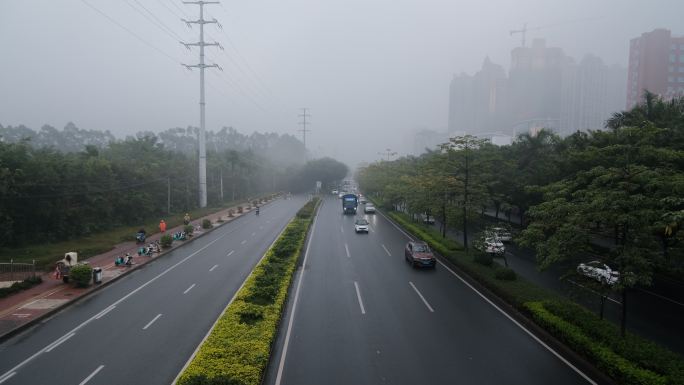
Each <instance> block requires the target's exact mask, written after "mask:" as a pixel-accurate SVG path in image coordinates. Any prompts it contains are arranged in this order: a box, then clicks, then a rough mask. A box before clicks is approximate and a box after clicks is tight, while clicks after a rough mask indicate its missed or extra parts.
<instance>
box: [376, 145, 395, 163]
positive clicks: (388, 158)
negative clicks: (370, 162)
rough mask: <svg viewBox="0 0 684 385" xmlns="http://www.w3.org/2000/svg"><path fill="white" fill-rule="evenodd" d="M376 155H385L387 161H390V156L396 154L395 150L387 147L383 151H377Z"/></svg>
mask: <svg viewBox="0 0 684 385" xmlns="http://www.w3.org/2000/svg"><path fill="white" fill-rule="evenodd" d="M378 155H382V156H386V157H387V161H388V162H389V161H390V156H394V155H397V152H396V151H392V149H389V148H388V149H385V152H378Z"/></svg>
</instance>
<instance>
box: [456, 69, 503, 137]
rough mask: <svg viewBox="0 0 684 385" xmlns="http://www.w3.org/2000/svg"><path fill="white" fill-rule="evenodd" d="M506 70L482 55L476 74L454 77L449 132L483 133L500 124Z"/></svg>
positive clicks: (493, 129) (494, 129) (496, 127)
mask: <svg viewBox="0 0 684 385" xmlns="http://www.w3.org/2000/svg"><path fill="white" fill-rule="evenodd" d="M505 82H506V71H505V70H504V69H503V67H502V66H500V65H498V64H494V63H492V61H491V60H489V58H488V57H487V58H485V60H484V62H483V63H482V68H481V69H480V71H478V72H477V73H476V74H475V75H473V76H469V75H466V74H461V75H458V76H454V78H453V79H452V80H451V85H450V87H449V133H452V134H454V133H466V134H474V135H478V134H483V133H487V132H492V131H496V130H499V129H500V127H501V124H502V123H503V113H504V107H505V103H504V98H505V92H506V89H505Z"/></svg>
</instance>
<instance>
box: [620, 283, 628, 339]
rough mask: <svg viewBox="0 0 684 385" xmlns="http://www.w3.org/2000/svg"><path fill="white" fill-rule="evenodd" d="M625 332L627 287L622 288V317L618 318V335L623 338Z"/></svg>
mask: <svg viewBox="0 0 684 385" xmlns="http://www.w3.org/2000/svg"><path fill="white" fill-rule="evenodd" d="M626 332H627V289H622V317H621V319H620V335H621V336H622V337H623V338H624V337H625V334H626Z"/></svg>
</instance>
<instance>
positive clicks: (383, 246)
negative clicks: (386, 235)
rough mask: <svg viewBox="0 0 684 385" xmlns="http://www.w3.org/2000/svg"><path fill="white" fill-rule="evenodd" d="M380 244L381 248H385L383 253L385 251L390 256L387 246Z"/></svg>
mask: <svg viewBox="0 0 684 385" xmlns="http://www.w3.org/2000/svg"><path fill="white" fill-rule="evenodd" d="M381 246H382V248H383V249H385V253H387V255H389V256H390V257H391V256H392V253H390V252H389V250H387V248H386V247H385V245H381Z"/></svg>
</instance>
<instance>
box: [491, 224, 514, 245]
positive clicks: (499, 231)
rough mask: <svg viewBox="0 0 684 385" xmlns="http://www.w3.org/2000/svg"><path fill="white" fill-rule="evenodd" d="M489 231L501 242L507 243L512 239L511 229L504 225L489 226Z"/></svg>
mask: <svg viewBox="0 0 684 385" xmlns="http://www.w3.org/2000/svg"><path fill="white" fill-rule="evenodd" d="M489 231H490V232H491V233H492V235H493V237H494V238H498V239H499V240H500V241H501V242H503V243H508V242H510V241H511V240H512V239H513V236H512V235H511V231H510V230H509V229H507V228H505V227H498V226H497V227H491V228H490V229H489Z"/></svg>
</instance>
